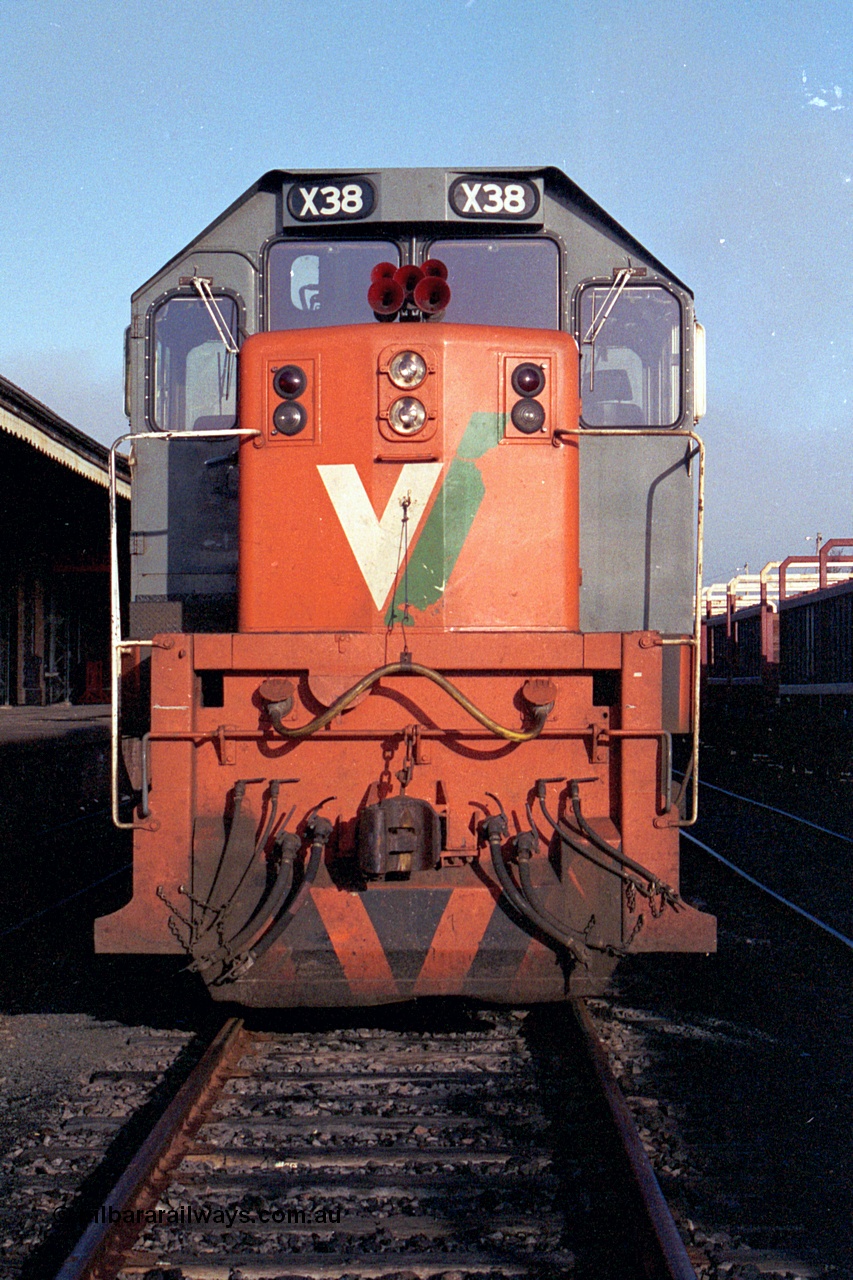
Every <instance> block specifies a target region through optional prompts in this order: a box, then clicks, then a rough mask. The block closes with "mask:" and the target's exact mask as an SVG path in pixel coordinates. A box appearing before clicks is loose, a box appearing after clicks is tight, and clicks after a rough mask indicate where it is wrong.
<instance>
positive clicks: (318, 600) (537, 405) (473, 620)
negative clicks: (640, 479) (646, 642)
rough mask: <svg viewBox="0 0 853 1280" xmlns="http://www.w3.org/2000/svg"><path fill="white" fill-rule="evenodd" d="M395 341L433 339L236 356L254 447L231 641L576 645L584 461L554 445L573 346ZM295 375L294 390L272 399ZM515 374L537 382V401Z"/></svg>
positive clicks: (479, 334)
mask: <svg viewBox="0 0 853 1280" xmlns="http://www.w3.org/2000/svg"><path fill="white" fill-rule="evenodd" d="M398 332H401V330H400V328H399V327H398V328H396V329H395V333H398ZM402 332H403V333H404V334H405V336H406V338H408V337H409V335H410V334H411V333H412V332H414V333H416V335H417V337H418V339H419V338H420V335H421V334H424V335H425V340H423V341H416V340H414V339H412V340H411V341H410V343H409V344H408V345H410V346H411V348H412V351H411V352H409V351H407V349H406V348H407V344H406V343H405V342H402V341H398V342H396V343H391V344H389V341H388V330H386V329H385V328H384V327H381V328H380V327H379V326H376V327H366V326H364V327H362V326H353V327H352V328H350V329H348V330H341V329H337V330H327V331H322V330H306V331H301V332H295V333H287V334H284V333H266V334H258V335H257V336H255V337H252V338H249V339H248V340H247V342H246V343H245V345H244V347H243V350H242V353H241V415H240V416H241V421H242V422H244V423H245V422H251V423H253V424H255V423H257V425H258V426H259V427H260V428H261V430H262V432H263V434H262V436H261V437H260V438H258V439H256V440H254V441H252V442H250V443H247V444H246V445H244V447H243V449H242V451H241V460H240V484H241V489H240V510H241V523H240V585H239V599H240V629H241V630H243V631H272V630H276V631H278V630H284V631H301V630H315V629H326V628H335V629H341V630H348V631H377V630H378V631H383V630H385V629H386V628H387V627H388V626H390V625H392V624H393V623H394V621H396V620H399V619H400V618H402V617H403V615H405V625H407V626H411V627H413V629H414V630H415V631H417V632H418V633H420V631H422V630H423V629H427V630H439V631H444V630H448V631H449V630H454V629H458V628H466V629H468V628H476V629H478V630H479V629H491V628H512V627H523V628H525V629H527V628H530V627H533V628H537V629H538V628H542V629H560V630H576V629H577V626H578V576H579V575H578V536H577V527H578V479H577V449H576V446H575V445H574V443H572V444H569V445H565V444H564V442H563V441H562V439H561V437H560V435H559V432H560V429H561V427H562V428H563V429H565V428H569V427H571V426H572V425H573V424H574V423H576V422H577V416H578V399H577V348H576V346H575V343H574V340H573V339H572V338H571V337H569V336H567V335H565V334H561V333H547V334H546V333H543V332H541V331H535V332H534V331H525V330H520V329H486V328H481V327H478V326H471V325H449V324H444V325H441V326H433V327H430V328H429V329H426V328H425V327H423V326H417V328H416V329H415V327H414V326H412V327H410V326H406V328H405V330H402ZM409 356H414V357H416V360H412V361H410V363H411V364H412V367H413V369H414V370H415V372H414V374H412V372H411V371H410V370H408V369H407V367H406V366H405V365H403V366H402V369H403V374H402V376H401V374H400V369H401V365H400V361H401V358H402V357H406V358H408V357H409ZM395 362H396V363H395ZM294 367H295V368H298V369H300V370H303V371H304V373H305V379H306V385H305V387H304V390H302V391H301V392H300V394H299V395H298V396H290V395H286V396H282V394H281V370H282V369H284V370H287V369H292V368H294ZM519 367H522V368H523V369H526V370H528V371H529V370H530V369H532V368H535V369H536V370H538V371H539V384H540V385H533V383H532V379H531V377H530V374H529V372H528V375H527V385H528V386H529V387H530V390H532V391H533V392H535V394H530V393H529V392H527V393H526V394H525V386H524V385H523V384H522V385H521V387H520V388H519V389H517V386H518V382H519V380H518V378H517V377H516V376H515V375H516V371H517V369H518V368H519ZM419 368H423V374H422V376H421V377H420V379H419V380H417V377H418V370H419ZM531 424H532V425H531ZM554 446H558V447H554ZM413 633H414V632H413Z"/></svg>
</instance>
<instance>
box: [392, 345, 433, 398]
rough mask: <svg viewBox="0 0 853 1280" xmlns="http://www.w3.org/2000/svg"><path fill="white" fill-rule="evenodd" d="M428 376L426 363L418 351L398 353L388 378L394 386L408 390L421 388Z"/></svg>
mask: <svg viewBox="0 0 853 1280" xmlns="http://www.w3.org/2000/svg"><path fill="white" fill-rule="evenodd" d="M426 374H427V367H426V361H425V360H424V359H423V357H422V356H419V355H418V353H417V352H416V351H400V352H398V353H397V355H395V357H394V359H393V360H392V361H391V363H390V365H389V366H388V377H389V378H390V379H391V381H392V382H393V383H394V386H395V387H402V388H404V389H406V390H410V389H411V388H412V387H419V386H420V385H421V383H422V382H423V380H424V378H425V377H426Z"/></svg>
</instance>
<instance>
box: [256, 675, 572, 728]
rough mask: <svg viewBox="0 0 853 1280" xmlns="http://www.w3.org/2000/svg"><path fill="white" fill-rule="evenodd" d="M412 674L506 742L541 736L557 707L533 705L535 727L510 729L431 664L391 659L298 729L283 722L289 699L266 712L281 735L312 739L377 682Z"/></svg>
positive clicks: (549, 703)
mask: <svg viewBox="0 0 853 1280" xmlns="http://www.w3.org/2000/svg"><path fill="white" fill-rule="evenodd" d="M409 675H414V676H423V677H424V679H426V680H431V681H432V682H433V684H437V685H438V687H439V689H443V690H444V692H445V693H447V694H449V696H450V697H451V698H453V700H454V702H457V703H458V704H459V706H460V707H462V708H463V710H465V711H467V712H468V714H469V715H470V716H471V717H472V718H473V719H474V720H476V721H477V723H478V724H481V725H483V727H484V728H486V729H488V730H489V731H490V732H491V733H494V734H495V735H496V736H497V737H499V738H505V739H506V740H507V742H530V741H531V740H532V739H533V738H538V737H539V734H540V733H541V732H542V730H543V728H544V727H545V721H546V720H547V718H548V716H549V714H550V713H551V710H552V708H553V706H554V704H553V702H548V703H545V704H543V705H541V706H536V707H534V708H533V720H534V725H533V728H532V729H529V730H527V731H522V730H519V729H508V728H506V726H505V725H501V724H498V722H497V721H496V720H493V719H492V718H491V716H487V715H486V713H485V711H481V710H480V708H479V707H476V706H475V705H474V703H473V702H471V700H470V698H466V696H465V694H464V693H463V692H462V691H461V689H457V688H456V686H455V685H454V684H451V683H450V681H449V680H448V679H446V677H445V676H442V675H440V674H439V673H438V672H437V671H433V670H432V668H431V667H422V666H421V665H420V664H419V663H417V662H390V663H388V665H387V666H384V667H377V668H376V670H375V671H371V672H370V673H369V674H368V675H366V676H362V678H361V680H359V681H358V683H357V684H354V685H353V687H352V688H351V689H348V690H347V692H346V693H344V694H341V696H340V698H338V699H337V701H336V702H333V703H332V705H331V706H330V707H328V708H327V709H326V710H325V711H324V712H323V714H322V715H319V716H317V717H316V719H314V720H311V721H309V723H308V724H303V725H300V726H299V727H298V728H296V729H291V728H288V726H287V725H285V724H284V717H285V716H286V715H289V713H290V711H291V707H292V703H291V702H290V700H289V699H288V700H287V701H286V702H270V703H268V704H267V712H268V714H269V718H270V720H271V721H272V726H273V728H274V729H275V731H276V733H277V734H279V735H280V736H281V737H282V738H309V737H310V736H311V734H312V733H316V732H317V730H318V729H323V728H325V726H326V725H327V724H330V723H331V722H332V720H334V719H335V717H336V716H339V715H340V714H341V712H342V711H345V710H346V708H347V707H348V706H349V705H350V703H352V702H354V701H355V699H356V698H358V697H360V696H361V694H362V693H365V692H366V691H367V690H368V689H370V688H371V687H372V686H373V685H374V684H376V683H377V681H379V680H381V679H383V678H384V677H385V676H409Z"/></svg>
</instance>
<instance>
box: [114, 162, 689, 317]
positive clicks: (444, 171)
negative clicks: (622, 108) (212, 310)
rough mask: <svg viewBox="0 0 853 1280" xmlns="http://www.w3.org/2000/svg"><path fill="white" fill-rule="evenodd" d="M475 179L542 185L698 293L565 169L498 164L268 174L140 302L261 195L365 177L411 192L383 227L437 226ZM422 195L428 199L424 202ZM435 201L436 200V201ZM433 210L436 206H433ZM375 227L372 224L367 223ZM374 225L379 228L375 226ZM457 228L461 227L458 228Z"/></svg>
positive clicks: (193, 243) (200, 235)
mask: <svg viewBox="0 0 853 1280" xmlns="http://www.w3.org/2000/svg"><path fill="white" fill-rule="evenodd" d="M466 175H470V176H471V177H475V178H488V177H489V176H494V177H504V178H506V177H518V178H529V179H536V178H539V179H541V180H542V182H543V184H544V188H545V193H546V195H547V196H549V197H551V198H552V199H555V200H557V201H558V202H559V203H561V204H563V205H564V206H565V207H566V208H567V209H568V210H569V211H570V212H574V213H575V214H577V215H578V216H580V217H582V218H584V219H585V220H586V221H589V222H591V223H593V224H595V225H597V226H599V227H600V228H601V229H602V230H603V231H605V232H607V233H609V234H610V235H612V236H613V237H614V238H615V239H616V240H618V241H619V242H620V243H621V244H622V245H623V246H624V248H625V249H626V251H628V252H630V253H635V254H638V255H640V256H641V257H642V258H643V259H645V261H646V262H648V263H649V264H650V265H651V266H653V267H654V269H655V270H657V271H659V272H660V273H661V274H662V275H664V276H666V277H667V278H668V279H669V280H671V281H672V282H673V283H674V284H676V285H677V286H679V287H680V288H682V289H684V290H685V292H687V293H688V294H690V296H691V297H692V296H693V291H692V290H691V289H690V287H689V285H686V284H685V283H684V282H683V281H682V280H680V279H679V278H678V277H677V276H676V275H675V274H674V273H673V272H672V271H671V270H670V269H669V268H668V267H667V266H665V265H664V263H662V262H661V261H660V259H659V258H657V257H656V256H655V255H654V254H653V253H651V252H650V251H649V250H648V249H647V248H646V247H645V245H643V244H641V242H640V241H639V240H637V238H636V237H635V236H633V235H631V233H630V232H629V231H626V229H625V228H624V227H623V226H622V225H621V224H620V223H619V222H617V220H616V219H615V218H613V217H612V216H611V215H610V214H609V213H608V212H607V211H606V210H605V209H603V208H602V207H601V205H600V204H598V203H597V202H596V201H595V200H593V199H592V197H591V196H589V195H587V193H586V192H585V191H583V190H582V189H581V188H580V187H579V186H578V185H577V184H576V183H574V182H572V180H571V178H569V177H567V176H566V174H565V173H563V172H562V170H561V169H557V168H556V167H555V166H553V165H543V166H518V167H506V166H499V165H495V166H492V167H490V168H483V167H480V166H476V165H474V166H454V167H447V168H412V169H397V168H395V169H379V168H375V169H371V168H362V169H331V168H330V169H270V170H268V172H267V173H265V174H263V175H262V177H260V178H259V179H258V181H257V182H254V183H253V184H252V185H251V186H250V187H249V188H248V189H247V190H246V191H244V192H243V194H242V195H240V196H238V198H237V199H236V200H235V201H234V202H233V203H232V204H230V205H229V206H228V208H227V209H224V210H223V211H222V213H220V214H219V215H218V216H217V217H216V218H214V219H213V221H212V222H210V223H209V224H208V225H207V226H206V227H205V228H204V229H203V230H202V231H200V232H199V233H198V235H197V236H194V237H193V239H192V240H190V241H189V243H188V244H186V245H185V246H184V247H183V248H182V249H181V250H180V251H179V252H177V253H176V254H174V256H173V257H172V258H171V259H170V260H169V261H168V262H167V263H164V264H163V266H161V267H160V268H158V270H157V271H156V272H155V273H154V275H153V276H151V278H150V279H149V280H147V281H146V282H145V284H143V285H141V286H140V287H139V288H138V289H137V290H135V291H134V295H133V296H134V297H136V296H137V295H138V294H139V293H142V292H143V291H144V290H145V289H147V288H148V287H149V286H150V285H151V284H152V283H153V282H154V281H155V280H156V279H157V277H158V276H160V275H161V274H162V273H163V272H164V271H166V270H167V269H168V268H169V267H170V266H171V265H172V264H173V263H175V262H178V261H179V260H180V259H181V258H183V257H184V256H185V255H186V254H187V253H189V252H190V251H192V249H193V248H194V247H195V246H196V245H198V243H199V242H200V241H203V240H206V239H208V238H209V237H210V235H211V234H212V232H214V231H215V230H216V228H217V227H220V226H221V225H222V224H223V223H225V222H227V221H228V220H229V219H230V218H231V217H233V215H234V214H235V213H236V212H237V211H238V210H240V209H241V208H242V207H243V206H244V205H245V204H247V203H248V202H249V201H250V200H251V199H252V198H253V197H254V196H256V195H258V194H259V193H267V194H274V195H277V196H280V194H281V192H282V191H283V189H284V187H285V186H286V185H287V184H289V183H291V182H294V181H304V180H307V179H314V178H331V179H334V178H343V177H349V176H352V177H361V178H374V179H375V178H381V180H382V182H383V184H384V185H387V186H388V187H389V188H395V187H396V188H398V189H404V190H407V191H408V200H407V205H406V213H405V216H404V217H391V218H388V219H384V218H383V219H381V220H378V221H379V224H380V225H382V224H384V223H386V222H393V223H396V224H399V223H401V222H407V223H419V222H429V223H432V224H433V225H434V224H435V223H436V222H440V221H443V220H444V216H443V215H441V214H436V206H435V201H434V193H435V192H436V191H440V192H441V199H442V202H443V200H444V192H445V190H446V184H447V179H448V178H449V177H452V178H456V177H464V176H466ZM419 194H420V195H422V196H425V198H423V199H419V198H418V197H419ZM430 196H432V197H433V198H432V199H430ZM430 206H432V207H430ZM362 225H363V226H365V225H371V224H362ZM372 225H376V222H374V223H373V224H372ZM453 225H454V226H455V227H456V228H458V227H459V223H455V224H453Z"/></svg>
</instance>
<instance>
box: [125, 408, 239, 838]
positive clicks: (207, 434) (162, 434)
mask: <svg viewBox="0 0 853 1280" xmlns="http://www.w3.org/2000/svg"><path fill="white" fill-rule="evenodd" d="M260 434H261V433H260V431H255V430H253V429H251V428H249V427H230V428H228V429H225V430H222V431H129V432H127V433H126V434H125V435H123V436H119V437H118V439H117V440H114V441H113V443H112V444H111V445H110V455H109V463H110V468H109V474H110V806H111V811H112V819H113V826H115V827H117V828H118V830H119V831H134V830H136V829H138V828H140V827H141V828H143V829H144V830H150V823H149V822H122V821H121V819H120V817H119V802H118V764H119V755H120V751H121V739H120V737H119V733H120V724H121V705H120V698H121V655H122V653H124V652H126V651H127V650H130V649H150V648H153V645H154V641H153V640H123V639H122V635H121V593H120V590H119V579H118V488H117V479H118V476H117V469H116V450H117V449H118V447H119V445H120V444H124V443H125V442H126V441H128V440H161V441H169V440H221V439H223V438H224V437H226V436H259V435H260Z"/></svg>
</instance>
